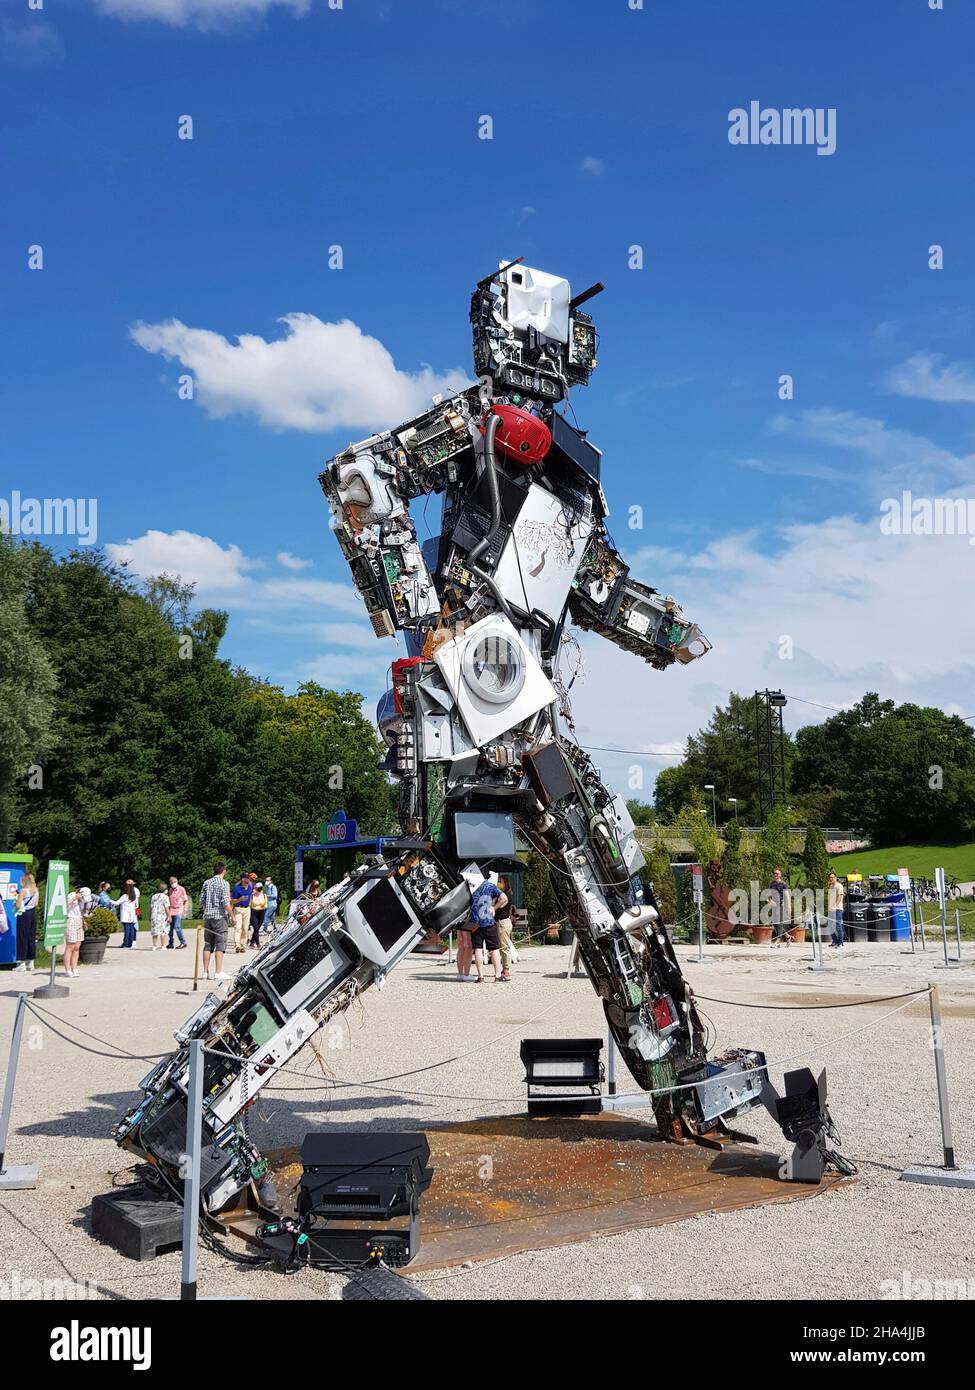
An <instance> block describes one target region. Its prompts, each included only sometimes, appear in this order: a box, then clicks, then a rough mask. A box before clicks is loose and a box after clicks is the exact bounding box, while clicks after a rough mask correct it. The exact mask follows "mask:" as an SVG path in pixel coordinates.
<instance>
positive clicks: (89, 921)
mask: <svg viewBox="0 0 975 1390" xmlns="http://www.w3.org/2000/svg"><path fill="white" fill-rule="evenodd" d="M120 929H121V924H120V923H119V919H118V918H117V917H116V916H115V913H114V912H112V911H111V909H110V908H107V907H96V908H95V910H94V912H93V913H92V914H91V916H90V917H86V918H85V936H86V937H94V936H111V934H112V932H116V931H119V930H120Z"/></svg>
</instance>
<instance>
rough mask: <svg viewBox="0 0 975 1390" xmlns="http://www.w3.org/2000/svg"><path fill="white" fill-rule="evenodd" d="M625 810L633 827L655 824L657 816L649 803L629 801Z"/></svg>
mask: <svg viewBox="0 0 975 1390" xmlns="http://www.w3.org/2000/svg"><path fill="white" fill-rule="evenodd" d="M626 809H627V810H628V811H629V813H630V819H631V820H632V821H633V824H634V825H642V826H647V825H654V824H656V820H657V814H656V812H655V811H654V809H653V807H652V806H651V805H650V804H649V802H646V801H636V800H630V801H628V802H627V803H626Z"/></svg>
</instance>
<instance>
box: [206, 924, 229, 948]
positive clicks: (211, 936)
mask: <svg viewBox="0 0 975 1390" xmlns="http://www.w3.org/2000/svg"><path fill="white" fill-rule="evenodd" d="M203 949H204V950H205V951H226V949H227V921H226V918H223V917H207V918H206V920H205V921H204V923H203Z"/></svg>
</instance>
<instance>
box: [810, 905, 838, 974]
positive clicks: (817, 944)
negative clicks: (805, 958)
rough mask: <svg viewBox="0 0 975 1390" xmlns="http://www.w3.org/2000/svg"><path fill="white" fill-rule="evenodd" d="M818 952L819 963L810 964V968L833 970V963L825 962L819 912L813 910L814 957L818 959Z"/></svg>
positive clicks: (818, 970)
mask: <svg viewBox="0 0 975 1390" xmlns="http://www.w3.org/2000/svg"><path fill="white" fill-rule="evenodd" d="M817 952H818V964H816V965H810V966H809V969H810V970H815V971H816V972H817V973H819V972H820V971H827V970H832V968H833V967H832V966H831V965H824V964H823V934H822V931H821V930H820V926H819V913H818V912H816V911H813V958H814V959H816V956H817Z"/></svg>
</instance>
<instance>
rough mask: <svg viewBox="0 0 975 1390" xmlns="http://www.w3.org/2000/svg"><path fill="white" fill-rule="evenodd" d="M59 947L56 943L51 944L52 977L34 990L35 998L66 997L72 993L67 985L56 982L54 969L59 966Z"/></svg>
mask: <svg viewBox="0 0 975 1390" xmlns="http://www.w3.org/2000/svg"><path fill="white" fill-rule="evenodd" d="M57 956H58V948H57V946H56V945H55V944H53V943H52V945H51V978H50V980H49V981H48V982H47V984H46V985H40V986H39V987H38V988H37V989H35V990H34V998H35V999H64V998H65V997H66V996H67V995H69V994H70V993H71V991H70V989H68V986H67V985H57V984H55V983H54V971H55V968H56V966H57Z"/></svg>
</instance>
